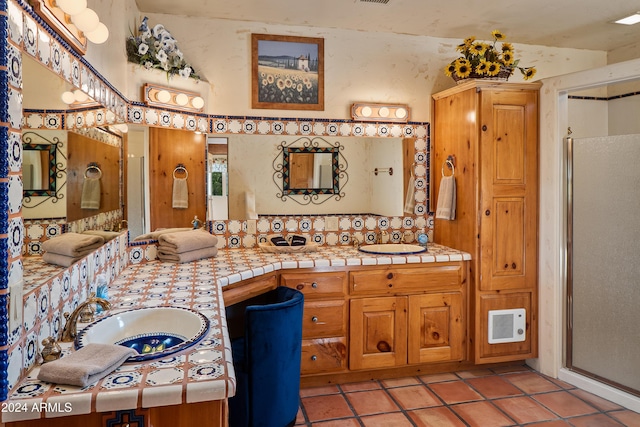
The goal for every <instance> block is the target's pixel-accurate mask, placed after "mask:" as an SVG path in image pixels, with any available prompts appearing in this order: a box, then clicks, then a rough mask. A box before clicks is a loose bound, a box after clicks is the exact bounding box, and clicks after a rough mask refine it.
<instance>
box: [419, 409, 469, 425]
mask: <svg viewBox="0 0 640 427" xmlns="http://www.w3.org/2000/svg"><path fill="white" fill-rule="evenodd" d="M408 414H409V416H410V417H411V419H412V420H413V422H414V423H415V424H416V426H417V427H465V424H464V423H463V422H462V421H460V418H458V416H457V415H456V414H454V413H453V412H452V411H451V409H449V408H446V407H444V406H440V407H437V408H428V409H418V410H416V411H409V412H408Z"/></svg>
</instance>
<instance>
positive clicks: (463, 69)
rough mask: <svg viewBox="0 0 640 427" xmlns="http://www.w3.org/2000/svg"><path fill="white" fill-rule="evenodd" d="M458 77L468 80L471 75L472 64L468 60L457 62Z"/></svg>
mask: <svg viewBox="0 0 640 427" xmlns="http://www.w3.org/2000/svg"><path fill="white" fill-rule="evenodd" d="M455 68H456V71H455V72H456V76H458V77H460V78H462V79H466V78H467V77H469V75H470V74H471V63H470V62H469V61H467V60H466V59H464V60H462V61H457V62H456V64H455Z"/></svg>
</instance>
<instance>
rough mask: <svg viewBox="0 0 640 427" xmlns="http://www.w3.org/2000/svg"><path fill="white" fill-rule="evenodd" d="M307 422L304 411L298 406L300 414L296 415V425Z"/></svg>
mask: <svg viewBox="0 0 640 427" xmlns="http://www.w3.org/2000/svg"><path fill="white" fill-rule="evenodd" d="M305 422H306V420H305V419H304V414H303V413H302V408H298V415H296V424H295V425H303V424H304V423H305Z"/></svg>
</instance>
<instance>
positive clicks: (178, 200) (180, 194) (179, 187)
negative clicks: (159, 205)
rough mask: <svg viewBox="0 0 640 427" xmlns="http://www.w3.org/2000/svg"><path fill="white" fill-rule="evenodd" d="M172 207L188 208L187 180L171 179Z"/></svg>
mask: <svg viewBox="0 0 640 427" xmlns="http://www.w3.org/2000/svg"><path fill="white" fill-rule="evenodd" d="M172 200H173V205H172V206H173V207H174V208H175V209H187V208H188V207H189V188H188V186H187V178H173V199H172Z"/></svg>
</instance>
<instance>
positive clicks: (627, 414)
mask: <svg viewBox="0 0 640 427" xmlns="http://www.w3.org/2000/svg"><path fill="white" fill-rule="evenodd" d="M608 415H610V416H611V417H613V418H615V419H616V420H618V421H620V422H621V423H623V424H624V425H625V426H629V427H632V426H640V414H638V413H637V412H633V411H629V410H627V409H625V410H622V411H614V412H609V413H608Z"/></svg>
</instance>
